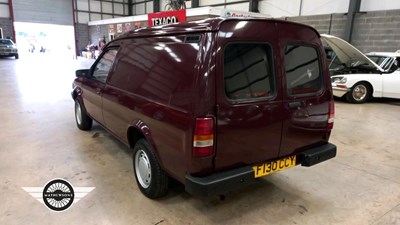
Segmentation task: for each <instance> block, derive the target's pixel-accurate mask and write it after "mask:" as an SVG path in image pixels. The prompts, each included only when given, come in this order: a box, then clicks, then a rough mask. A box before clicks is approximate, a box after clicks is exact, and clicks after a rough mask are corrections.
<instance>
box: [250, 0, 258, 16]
mask: <svg viewBox="0 0 400 225" xmlns="http://www.w3.org/2000/svg"><path fill="white" fill-rule="evenodd" d="M258 1H259V0H250V1H249V12H256V13H258V12H260V11H259V10H258Z"/></svg>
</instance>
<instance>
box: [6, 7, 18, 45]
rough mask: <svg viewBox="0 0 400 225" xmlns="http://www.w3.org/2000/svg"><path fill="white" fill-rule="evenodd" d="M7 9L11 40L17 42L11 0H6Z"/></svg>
mask: <svg viewBox="0 0 400 225" xmlns="http://www.w3.org/2000/svg"><path fill="white" fill-rule="evenodd" d="M8 9H9V10H10V18H11V30H12V40H13V42H14V43H17V38H16V37H15V26H14V8H13V2H12V0H8Z"/></svg>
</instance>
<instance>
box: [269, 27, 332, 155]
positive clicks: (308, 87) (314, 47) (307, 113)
mask: <svg viewBox="0 0 400 225" xmlns="http://www.w3.org/2000/svg"><path fill="white" fill-rule="evenodd" d="M277 28H278V34H279V41H280V46H281V47H280V48H281V54H280V55H282V56H283V61H284V64H283V65H282V70H283V93H284V94H283V96H284V99H283V106H284V112H283V113H282V115H284V118H283V130H282V144H281V149H280V152H279V156H280V157H283V156H287V155H293V154H297V153H298V152H301V151H302V150H305V149H308V148H310V147H314V146H318V145H322V144H325V143H327V141H328V138H329V134H330V129H331V125H330V123H332V125H333V118H331V115H333V112H332V111H333V100H332V91H331V86H330V79H329V72H328V69H327V65H326V64H327V63H326V57H325V54H324V48H323V46H322V44H321V41H320V38H319V35H318V33H317V32H316V31H315V30H313V29H312V28H310V27H306V26H302V25H298V24H293V23H278V26H277ZM288 31H290V32H288ZM330 119H332V121H330Z"/></svg>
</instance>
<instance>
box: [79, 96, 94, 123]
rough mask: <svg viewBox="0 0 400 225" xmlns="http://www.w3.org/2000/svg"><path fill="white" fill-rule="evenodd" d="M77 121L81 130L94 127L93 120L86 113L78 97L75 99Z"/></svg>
mask: <svg viewBox="0 0 400 225" xmlns="http://www.w3.org/2000/svg"><path fill="white" fill-rule="evenodd" d="M75 121H76V125H77V126H78V128H79V129H81V130H90V129H91V128H92V124H93V120H92V118H90V117H89V116H88V115H87V114H86V112H85V110H84V109H83V108H82V105H81V103H80V102H79V100H78V98H76V99H75Z"/></svg>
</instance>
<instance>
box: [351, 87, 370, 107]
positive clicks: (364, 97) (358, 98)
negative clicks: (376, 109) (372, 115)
mask: <svg viewBox="0 0 400 225" xmlns="http://www.w3.org/2000/svg"><path fill="white" fill-rule="evenodd" d="M371 96H372V88H371V85H370V84H368V83H366V82H360V83H357V84H355V85H354V86H353V87H352V88H351V91H350V92H349V93H347V94H346V100H347V101H348V102H351V103H355V104H361V103H364V102H366V101H368V100H369V99H370V98H371Z"/></svg>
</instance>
